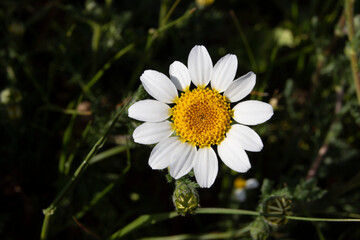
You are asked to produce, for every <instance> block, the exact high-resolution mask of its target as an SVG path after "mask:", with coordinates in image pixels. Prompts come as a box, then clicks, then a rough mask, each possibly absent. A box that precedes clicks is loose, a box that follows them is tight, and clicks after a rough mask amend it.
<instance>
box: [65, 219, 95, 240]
mask: <svg viewBox="0 0 360 240" xmlns="http://www.w3.org/2000/svg"><path fill="white" fill-rule="evenodd" d="M72 218H73V220H74V222H75V223H76V225H78V227H79V228H81V229H82V230H83V231H84V232H85V233H87V234H88V235H90V236H91V237H93V238H95V239H98V240H102V238H101V237H99V235H97V234H96V233H94V232H92V231H91V230H90V229H88V228H87V227H85V226H84V225H82V224H81V223H80V222H79V220H77V218H76V217H75V216H73V217H72Z"/></svg>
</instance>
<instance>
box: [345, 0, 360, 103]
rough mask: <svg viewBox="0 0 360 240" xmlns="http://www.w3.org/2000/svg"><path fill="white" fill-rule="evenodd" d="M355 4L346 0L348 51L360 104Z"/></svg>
mask: <svg viewBox="0 0 360 240" xmlns="http://www.w3.org/2000/svg"><path fill="white" fill-rule="evenodd" d="M354 4H355V0H345V14H346V26H347V30H348V31H347V33H348V39H349V49H348V51H347V52H348V56H349V60H350V63H351V71H352V76H353V79H354V84H355V88H356V95H357V98H358V102H359V104H360V78H359V71H358V61H357V54H356V49H355V47H354V41H353V39H354V35H355V29H354Z"/></svg>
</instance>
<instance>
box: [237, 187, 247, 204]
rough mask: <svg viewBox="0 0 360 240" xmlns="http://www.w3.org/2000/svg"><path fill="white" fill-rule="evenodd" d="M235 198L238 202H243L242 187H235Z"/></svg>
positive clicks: (244, 195)
mask: <svg viewBox="0 0 360 240" xmlns="http://www.w3.org/2000/svg"><path fill="white" fill-rule="evenodd" d="M235 198H236V200H238V201H239V202H244V201H245V200H246V191H245V190H244V189H243V188H240V189H235Z"/></svg>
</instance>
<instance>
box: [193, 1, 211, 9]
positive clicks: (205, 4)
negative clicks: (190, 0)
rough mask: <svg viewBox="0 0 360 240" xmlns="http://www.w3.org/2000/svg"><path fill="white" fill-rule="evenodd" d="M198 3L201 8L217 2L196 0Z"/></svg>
mask: <svg viewBox="0 0 360 240" xmlns="http://www.w3.org/2000/svg"><path fill="white" fill-rule="evenodd" d="M195 2H196V5H197V6H198V7H199V8H200V9H201V8H204V7H207V6H210V5H211V4H213V3H214V2H215V0H196V1H195Z"/></svg>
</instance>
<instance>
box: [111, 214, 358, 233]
mask: <svg viewBox="0 0 360 240" xmlns="http://www.w3.org/2000/svg"><path fill="white" fill-rule="evenodd" d="M196 214H232V215H248V216H264V217H267V216H268V217H279V218H287V219H290V220H297V221H308V222H360V219H359V218H353V219H352V218H313V217H297V216H284V215H274V214H263V213H260V212H257V211H251V210H244V209H230V208H199V209H198V210H196ZM177 216H179V215H178V214H177V212H167V213H157V214H151V215H149V214H145V215H141V216H139V217H138V218H137V219H135V220H134V221H132V222H131V223H129V224H128V225H126V226H125V227H123V228H121V229H119V230H117V231H116V232H115V233H113V234H112V235H111V236H110V238H109V240H115V239H119V238H122V237H123V236H124V235H127V234H128V233H130V232H132V231H134V230H137V229H140V228H144V227H146V226H149V225H153V224H156V223H159V222H161V221H165V220H169V219H172V218H174V217H177Z"/></svg>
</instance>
